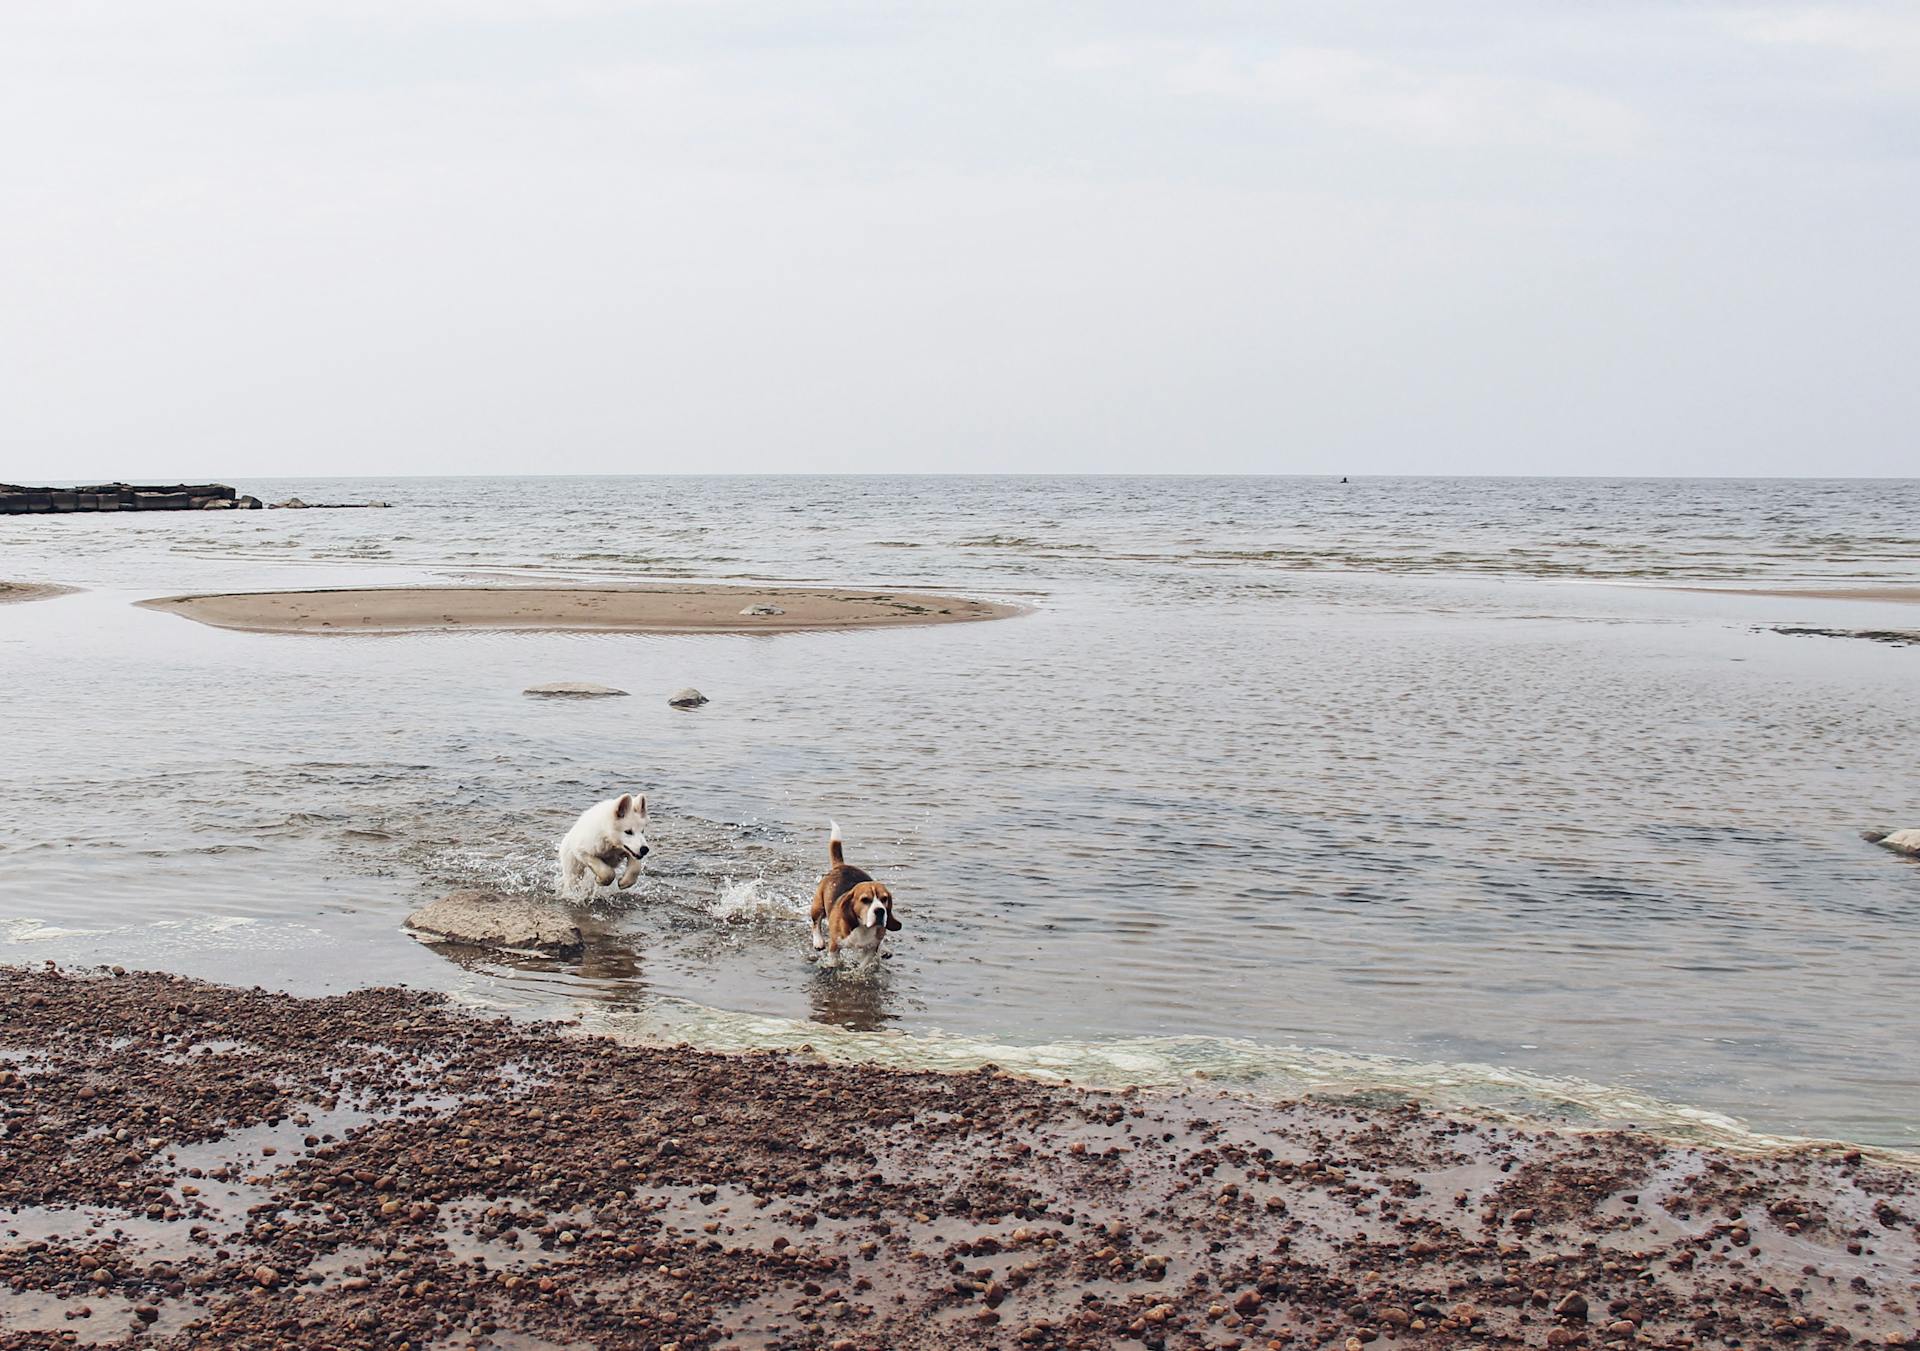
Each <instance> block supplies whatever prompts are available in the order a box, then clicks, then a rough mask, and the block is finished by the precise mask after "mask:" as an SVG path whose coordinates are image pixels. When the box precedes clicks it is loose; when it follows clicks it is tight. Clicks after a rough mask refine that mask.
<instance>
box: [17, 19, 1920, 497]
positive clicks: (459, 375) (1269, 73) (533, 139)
mask: <svg viewBox="0 0 1920 1351" xmlns="http://www.w3.org/2000/svg"><path fill="white" fill-rule="evenodd" d="M0 155H3V156H4V161H3V163H4V171H3V172H0V409H3V410H4V415H3V416H0V479H16V480H17V479H58V478H70V477H86V476H93V475H101V476H132V475H168V476H171V475H174V474H189V475H191V474H199V473H209V474H212V473H218V474H225V475H229V476H234V477H244V476H246V475H250V474H256V475H257V474H270V473H322V472H332V473H495V472H516V471H519V472H566V471H573V470H578V471H583V472H655V471H661V470H716V471H721V470H725V471H736V470H737V471H752V470H842V469H849V470H852V469H871V470H908V469H940V470H974V469H978V470H1034V469H1045V470H1063V471H1065V470H1115V471H1120V470H1182V471H1185V470H1220V471H1255V472H1281V473H1290V472H1345V473H1386V472H1412V473H1479V472H1490V473H1499V472H1535V473H1559V472H1565V473H1733V474H1739V473H1807V474H1895V473H1907V474H1912V473H1915V472H1920V469H1916V466H1920V454H1916V453H1915V445H1914V442H1915V433H1914V428H1915V427H1916V426H1920V380H1917V379H1916V378H1915V377H1914V374H1913V368H1914V366H1915V358H1916V343H1915V337H1916V327H1917V326H1920V318H1917V317H1916V316H1920V266H1916V265H1915V264H1914V261H1913V255H1914V253H1915V244H1914V237H1915V233H1916V227H1920V190H1917V187H1916V174H1915V168H1916V158H1917V156H1920V7H1917V6H1915V5H1912V4H1901V5H1897V6H1896V5H1872V4H1828V5H1801V4H1781V5H1775V4H1748V5H1718V4H1712V3H1682V2H1680V0H1666V2H1664V3H1643V2H1642V0H1586V2H1582V3H1571V2H1569V0H1485V2H1484V3H1447V2H1445V0H1369V2H1368V3H1355V2H1354V0H1340V2H1339V3H1297V4H1280V3H1274V2H1272V0H1265V2H1261V3H1246V4H1227V3H1222V4H1208V3H1204V0H1193V2H1192V3H1180V4H1165V3H1154V4H1147V3H1133V2H1132V0H1110V2H1109V3H1102V4H1093V3H1085V4H1081V3H1043V2H1041V0H1021V2H1020V3H997V2H996V0H970V2H969V3H966V4H955V5H950V6H925V5H916V4H911V3H884V4H882V3H873V4H867V3H855V2H854V0H737V2H736V3H695V2H694V0H681V2H675V0H661V2H659V3H612V2H611V0H608V2H606V3H601V2H599V0H472V2H471V3H456V2H455V0H324V2H322V0H311V2H309V0H273V3H267V4H263V3H260V2H259V0H170V2H169V3H167V4H164V5H157V4H151V3H146V2H145V0H133V2H131V3H107V2H99V3H72V4H40V3H17V4H8V5H5V6H4V7H0Z"/></svg>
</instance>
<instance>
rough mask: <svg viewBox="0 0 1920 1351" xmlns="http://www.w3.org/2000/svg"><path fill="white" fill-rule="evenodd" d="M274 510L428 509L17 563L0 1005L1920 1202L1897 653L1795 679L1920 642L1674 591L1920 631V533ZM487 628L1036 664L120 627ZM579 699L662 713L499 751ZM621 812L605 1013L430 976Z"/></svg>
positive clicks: (470, 967)
mask: <svg viewBox="0 0 1920 1351" xmlns="http://www.w3.org/2000/svg"><path fill="white" fill-rule="evenodd" d="M241 486H242V490H243V491H250V492H255V493H257V494H259V495H260V496H262V497H266V498H268V500H277V499H278V498H281V497H284V496H287V495H289V494H292V493H298V494H299V495H300V496H302V497H304V498H306V499H307V500H309V501H314V500H324V501H348V500H366V499H383V500H388V501H391V502H393V503H395V506H394V508H393V509H392V510H389V511H343V512H317V511H316V512H278V511H276V512H252V513H236V514H231V515H229V514H225V513H221V514H213V513H208V514H206V515H204V516H201V515H187V514H174V513H165V514H152V515H136V516H125V515H122V516H98V517H64V518H47V517H26V518H22V517H11V518H0V578H9V579H15V580H44V581H58V582H68V583H73V584H77V585H81V586H85V587H87V588H89V589H88V590H87V591H85V592H83V593H81V594H79V595H74V596H69V597H64V598H60V599H56V600H49V601H41V602H34V603H28V604H20V605H9V606H0V687H4V688H5V689H6V690H7V691H8V693H9V695H10V696H11V698H10V700H9V710H10V714H11V716H10V717H9V718H8V719H7V724H6V725H7V731H8V736H7V737H6V739H5V740H4V742H0V959H5V960H12V961H37V960H40V959H42V958H47V959H56V960H60V961H63V962H66V961H73V962H119V963H122V964H125V965H129V966H133V965H139V966H161V967H165V968H168V969H173V970H179V971H185V972H189V973H192V974H196V975H203V976H210V977H214V978H218V979H223V980H230V981H241V982H245V983H254V982H259V983H264V984H275V985H284V986H287V987H289V988H295V989H300V990H309V991H311V990H325V989H339V988H345V987H348V986H351V985H357V984H364V983H370V982H388V981H399V982H405V983H409V984H414V985H431V986H437V987H443V988H449V989H452V990H454V991H455V992H456V993H458V994H459V995H460V996H461V997H462V998H464V999H467V1000H470V1001H473V1002H476V1003H480V1004H484V1005H489V1006H497V1007H508V1008H521V1009H529V1010H534V1011H541V1012H571V1011H576V1010H579V1009H586V1010H589V1011H590V1012H592V1013H593V1015H594V1016H595V1017H596V1018H597V1019H601V1020H604V1021H607V1022H609V1023H612V1024H615V1025H625V1026H631V1027H634V1028H637V1029H642V1030H647V1031H651V1032H654V1033H663V1032H664V1033H666V1034H669V1035H684V1036H688V1037H693V1038H696V1039H701V1040H707V1041H712V1042H716V1043H727V1044H758V1043H765V1042H768V1041H776V1042H778V1041H785V1042H789V1043H791V1042H796V1041H800V1040H808V1039H812V1040H815V1041H818V1042H819V1043H821V1044H822V1045H823V1046H825V1045H829V1044H831V1045H832V1046H835V1047H843V1048H848V1053H870V1054H878V1055H882V1056H886V1057H892V1058H902V1059H908V1060H917V1061H920V1062H922V1063H961V1062H963V1061H965V1060H966V1059H967V1058H969V1057H975V1058H979V1057H986V1058H997V1059H1001V1060H1003V1061H1007V1062H1010V1063H1011V1062H1014V1061H1020V1060H1024V1061H1026V1062H1030V1063H1029V1068H1038V1069H1042V1070H1045V1071H1050V1072H1054V1073H1061V1074H1071V1075H1074V1076H1075V1077H1080V1078H1104V1079H1106V1080H1108V1081H1123V1080H1125V1079H1127V1078H1129V1077H1130V1076H1131V1077H1136V1078H1140V1079H1147V1080H1151V1079H1157V1078H1170V1077H1178V1076H1179V1075H1181V1074H1185V1073H1190V1072H1192V1071H1195V1070H1203V1071H1204V1072H1206V1073H1207V1074H1209V1075H1212V1076H1216V1077H1222V1078H1226V1079H1229V1080H1232V1079H1236V1078H1237V1079H1244V1080H1247V1081H1250V1082H1255V1083H1272V1084H1275V1085H1277V1086H1280V1087H1299V1086H1301V1085H1315V1084H1321V1083H1336V1084H1365V1083H1368V1082H1374V1081H1378V1082H1393V1081H1400V1082H1405V1083H1408V1084H1411V1085H1414V1086H1417V1087H1421V1091H1423V1092H1428V1093H1434V1094H1439V1095H1441V1096H1446V1095H1449V1094H1451V1095H1454V1096H1460V1097H1464V1098H1470V1099H1475V1100H1481V1101H1493V1102H1496V1103H1498V1104H1499V1105H1501V1106H1506V1107H1522V1108H1525V1107H1528V1106H1531V1107H1532V1108H1533V1109H1535V1110H1539V1111H1543V1112H1561V1113H1564V1112H1572V1113H1576V1114H1578V1115H1582V1116H1584V1117H1586V1118H1589V1119H1638V1120H1656V1119H1657V1120H1658V1121H1659V1122H1660V1123H1662V1124H1673V1123H1684V1122H1687V1121H1695V1122H1709V1123H1719V1124H1721V1125H1724V1126H1725V1128H1726V1129H1727V1130H1728V1131H1732V1130H1733V1129H1734V1126H1733V1124H1732V1123H1733V1122H1735V1121H1739V1122H1745V1123H1747V1124H1748V1125H1749V1126H1751V1127H1752V1128H1753V1129H1755V1130H1758V1131H1765V1132H1774V1133H1784V1134H1812V1135H1823V1136H1827V1135H1831V1136H1840V1137H1844V1138H1848V1139H1855V1140H1861V1141H1867V1142H1873V1143H1881V1144H1888V1145H1896V1146H1906V1147H1912V1146H1915V1145H1920V1063H1917V1062H1920V1053H1917V1052H1916V1050H1915V1048H1916V1047H1920V973H1916V971H1915V969H1914V964H1913V961H1912V954H1913V953H1914V952H1915V951H1916V950H1920V947H1917V943H1916V940H1920V866H1916V865H1915V864H1913V863H1911V862H1908V861H1906V860H1902V859H1900V858H1898V857H1895V856H1893V855H1891V854H1888V853H1886V852H1885V851H1883V850H1879V849H1876V848H1874V847H1872V846H1869V845H1866V844H1864V843H1863V842H1862V841H1861V840H1860V839H1859V838H1858V832H1859V830H1860V829H1862V828H1863V827H1870V826H1890V825H1900V824H1920V775H1916V772H1915V768H1914V766H1915V763H1916V757H1915V756H1914V754H1913V735H1914V720H1913V716H1912V714H1911V712H1910V710H1911V709H1912V707H1913V705H1914V694H1915V691H1916V690H1920V648H1900V647H1894V646H1890V645H1886V644H1881V643H1873V642H1863V641H1852V640H1846V639H1832V638H1820V637H1796V636H1786V635H1782V634H1778V633H1775V632H1772V631H1771V628H1772V626H1775V625H1816V626H1820V627H1827V628H1853V627H1860V628H1879V629H1886V628H1910V629H1920V607H1914V606H1899V605H1892V604H1873V603H1864V602H1847V601H1814V600H1791V599H1775V598H1769V597H1755V596H1737V595H1727V594H1700V593H1690V592H1682V591H1671V590H1665V589H1660V586H1659V585H1656V584H1671V583H1684V582H1706V583H1710V584H1723V585H1724V584H1735V583H1740V582H1755V581H1758V582H1762V583H1768V584H1772V583H1791V582H1793V581H1808V580H1816V579H1817V580H1820V581H1828V582H1832V581H1839V580H1861V581H1868V582H1884V581H1903V582H1908V583H1912V582H1915V581H1920V483H1916V482H1912V481H1903V482H1899V483H1887V482H1832V483H1781V482H1752V483H1746V482H1728V481H1714V482H1669V481H1638V482H1605V481H1590V480H1578V481H1571V482H1569V481H1554V480H1408V479H1401V480H1371V481H1366V482H1362V483H1356V484H1352V485H1348V486H1346V487H1341V486H1339V485H1337V484H1334V483H1330V482H1328V481H1326V480H1294V479H1252V480H1249V479H1237V480H1236V479H1225V480H1212V479H1173V480H1164V479H1162V480H1148V479H1098V480H1085V479H1078V480H1076V479H936V480H924V479H856V480H839V479H807V478H790V479H668V480H648V479H604V480H577V481H567V480H555V479H540V480H395V481H390V482H374V481H345V480H335V481H324V480H321V481H303V482H299V483H292V482H280V483H264V482H257V481H256V482H250V483H247V484H244V485H241ZM483 576H484V577H487V578H495V577H505V578H509V579H513V578H539V579H543V580H553V579H579V580H594V579H616V580H637V579H642V578H649V577H652V578H704V579H717V580H741V579H760V580H766V581H769V582H789V583H794V582H835V583H841V582H845V583H884V584H892V585H900V586H908V585H911V586H919V587H929V588H938V587H948V588H953V589H957V590H962V591H965V592H967V593H969V594H977V595H984V596H989V597H992V598H997V599H1007V600H1014V601H1019V602H1022V603H1025V604H1027V605H1030V606H1032V607H1033V612H1032V613H1031V614H1029V615H1027V616H1025V617H1022V618H1019V619H1014V620H1008V621H1003V622H998V623H990V624H975V625H957V626H952V627H946V628H927V629H916V630H902V631H891V632H869V633H822V634H797V635H782V636H777V637H739V636H728V637H719V636H706V637H702V636H672V637H646V636H631V635H629V636H623V635H608V634H593V635H585V634H439V635H419V636H354V637H347V636H341V637H333V636H328V637H312V636H271V635H259V634H244V633H229V632H224V631H221V630H216V629H211V628H207V627H204V626H201V625H197V624H194V623H191V622H189V621H186V620H183V619H180V618H178V617H176V616H172V615H165V614H159V613H154V612H151V611H145V610H139V609H135V608H133V607H132V606H131V605H130V604H129V602H131V601H132V600H135V599H138V598H140V597H145V596H153V595H162V594H170V593H175V592H181V591H208V590H226V589H269V588H282V587H295V586H339V585H372V584H392V583H404V582H410V581H430V582H439V583H443V584H444V583H446V582H448V581H450V580H461V579H472V578H478V577H483ZM550 680H590V681H599V682H603V683H607V684H612V685H616V686H619V687H621V688H623V689H627V690H631V691H633V692H634V695H635V697H634V698H631V699H625V700H603V701H580V702H575V701H561V702H551V701H539V700H533V699H528V698H525V697H524V696H522V695H521V694H520V690H521V689H522V688H524V687H525V686H527V685H530V684H535V683H540V682H544V681H550ZM688 684H692V685H696V686H698V687H699V688H701V689H702V690H703V691H705V692H706V693H707V694H708V695H709V696H711V698H712V700H713V702H712V703H710V704H709V705H707V706H706V707H705V708H702V709H700V710H698V711H697V712H693V713H683V712H678V711H675V710H672V709H669V708H667V707H666V705H665V702H664V700H665V696H666V694H667V693H668V692H670V691H672V690H674V689H677V688H679V687H681V686H683V685H688ZM623 788H634V789H644V790H645V791H646V792H647V793H648V795H649V798H650V801H651V802H652V804H653V810H654V821H653V828H652V831H651V836H652V839H653V843H654V845H655V848H656V850H657V853H656V855H655V856H654V857H653V858H651V859H650V860H649V865H650V866H649V875H648V877H647V879H646V881H645V882H644V883H643V884H642V887H641V889H640V890H639V891H637V892H636V893H634V894H633V895H631V896H629V897H626V898H623V899H621V900H619V901H615V902H609V903H608V904H606V905H604V906H603V907H602V908H601V909H600V911H599V912H598V918H597V919H596V920H594V921H592V922H591V923H590V928H591V929H592V930H593V943H592V945H591V947H590V950H589V952H588V954H587V956H586V958H585V959H584V960H583V961H581V962H579V963H542V962H526V963H521V964H518V965H508V964H504V963H501V962H499V961H497V960H486V959H479V958H475V957H473V956H472V955H471V954H460V953H453V952H450V953H445V954H441V953H436V952H434V951H433V950H431V949H428V948H425V947H423V946H421V945H419V944H416V943H414V942H412V941H411V940H410V939H408V938H407V937H405V935H404V933H403V932H402V930H401V929H400V922H401V920H402V919H403V918H404V917H405V914H406V912H407V911H408V909H409V908H411V907H412V906H413V905H415V904H418V903H419V902H420V901H422V900H424V899H426V898H428V897H431V896H432V895H434V894H437V893H438V892H439V891H441V890H444V889H446V888H448V887H450V886H453V885H476V884H498V885H506V886H509V887H515V888H524V889H528V890H537V889H540V888H543V887H545V886H546V885H547V884H548V883H549V882H550V880H551V877H550V874H551V871H552V861H551V851H552V841H553V840H554V839H556V838H557V837H558V835H559V834H560V832H561V831H562V830H564V828H565V826H566V825H567V824H568V823H569V821H570V820H571V819H572V816H573V815H574V813H576V812H577V811H578V810H579V809H580V808H581V807H583V806H585V805H586V804H587V803H588V802H590V801H592V800H593V799H595V798H597V797H600V796H605V795H606V794H608V793H610V792H612V791H616V790H619V789H623ZM829 817H832V818H835V819H837V820H839V821H840V822H841V824H842V826H843V828H844V829H845V831H846V834H847V841H848V851H849V856H850V857H851V858H852V859H853V860H854V861H856V862H859V863H861V864H862V865H863V866H866V867H868V868H869V869H870V870H871V871H873V872H875V873H876V874H878V875H880V876H882V877H884V878H885V879H887V880H888V881H889V882H890V883H891V884H892V885H893V888H894V891H895V894H896V896H897V898H898V900H899V903H900V909H901V916H902V919H903V920H904V922H905V923H906V926H907V927H906V929H905V931H904V932H902V933H901V934H898V935H896V936H895V937H896V938H897V939H898V940H899V941H898V942H897V944H895V945H894V956H893V959H892V960H890V961H888V962H886V963H884V964H883V965H882V966H881V967H879V968H878V969H876V970H872V971H864V972H838V973H830V972H822V971H820V970H818V969H816V968H815V967H814V966H813V965H811V964H810V963H809V962H808V961H807V959H806V952H807V949H806V941H805V934H804V924H803V923H802V921H801V920H800V918H799V916H800V915H801V914H802V913H803V906H804V904H805V899H806V897H807V895H808V893H809V892H810V889H811V885H812V882H813V880H814V878H815V877H816V876H817V875H818V872H819V871H820V868H821V866H822V864H823V862H824V857H823V856H824V853H825V833H826V821H827V819H828V818H829ZM821 1024H830V1025H831V1027H823V1026H821ZM876 1029H884V1033H883V1034H882V1035H880V1036H879V1037H878V1038H877V1039H876V1038H875V1037H874V1035H873V1034H874V1033H875V1031H876ZM1673 1104H1684V1106H1682V1107H1675V1106H1673ZM1669 1118H1670V1120H1669ZM1723 1118H1727V1119H1730V1120H1726V1121H1723V1120H1722V1119H1723Z"/></svg>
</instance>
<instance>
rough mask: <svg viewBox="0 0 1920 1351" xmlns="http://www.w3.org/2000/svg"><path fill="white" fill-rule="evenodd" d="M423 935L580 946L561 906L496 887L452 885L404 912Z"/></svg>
mask: <svg viewBox="0 0 1920 1351" xmlns="http://www.w3.org/2000/svg"><path fill="white" fill-rule="evenodd" d="M407 927H408V928H409V929H413V930H415V931H417V932H419V933H420V934H422V935H424V936H426V937H427V938H428V939H429V941H431V940H432V939H435V938H438V939H443V940H447V941H451V942H455V943H477V944H479V945H480V946H482V947H489V948H521V949H524V950H527V951H532V952H551V953H558V954H561V955H567V954H571V953H576V952H579V951H580V948H581V943H582V940H581V937H580V926H579V925H578V924H575V923H574V922H573V919H572V917H571V916H570V915H568V914H567V912H566V910H564V909H563V908H561V907H560V906H558V905H555V904H553V903H551V902H542V901H537V900H534V899H533V898H532V897H529V896H510V895H508V894H507V893H505V892H502V891H480V890H468V891H455V892H450V893H448V894H447V895H445V896H442V897H441V898H440V899H439V900H437V901H434V902H432V903H431V904H429V905H425V906H422V907H421V908H420V909H418V910H416V911H414V912H413V913H412V914H411V915H409V916H407Z"/></svg>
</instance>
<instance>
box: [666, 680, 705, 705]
mask: <svg viewBox="0 0 1920 1351" xmlns="http://www.w3.org/2000/svg"><path fill="white" fill-rule="evenodd" d="M667 702H668V703H670V704H672V705H673V706H674V707H675V708H698V707H700V705H702V704H704V703H706V702H707V696H706V695H704V694H702V693H700V691H699V690H696V689H694V688H693V687H692V686H691V685H689V686H688V687H687V688H686V689H684V690H681V691H680V692H679V693H678V694H673V695H669V696H667Z"/></svg>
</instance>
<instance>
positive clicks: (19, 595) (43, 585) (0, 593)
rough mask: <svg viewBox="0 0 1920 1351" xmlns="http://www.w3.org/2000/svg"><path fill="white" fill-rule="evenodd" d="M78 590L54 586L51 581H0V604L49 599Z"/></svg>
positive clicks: (76, 588) (70, 587)
mask: <svg viewBox="0 0 1920 1351" xmlns="http://www.w3.org/2000/svg"><path fill="white" fill-rule="evenodd" d="M77 590H79V588H78V587H72V586H55V585H53V584H52V583H51V582H0V605H7V604H11V603H14V602H18V601H28V600H51V599H52V598H53V597H55V596H67V595H71V594H72V593H73V592H75V591H77Z"/></svg>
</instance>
